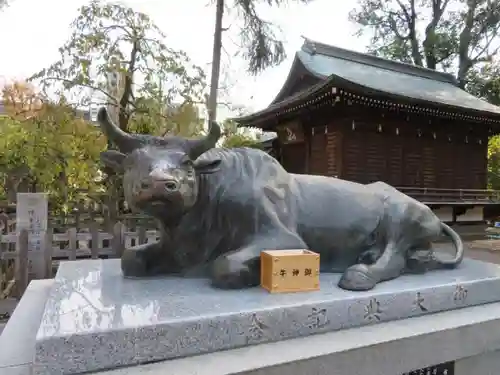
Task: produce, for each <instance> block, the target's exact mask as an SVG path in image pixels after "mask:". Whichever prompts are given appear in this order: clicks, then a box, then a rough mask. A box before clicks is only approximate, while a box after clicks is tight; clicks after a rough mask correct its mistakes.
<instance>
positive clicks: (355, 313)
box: [0, 260, 500, 375]
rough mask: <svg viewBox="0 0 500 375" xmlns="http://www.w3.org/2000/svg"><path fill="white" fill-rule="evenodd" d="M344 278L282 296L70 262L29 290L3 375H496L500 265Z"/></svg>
mask: <svg viewBox="0 0 500 375" xmlns="http://www.w3.org/2000/svg"><path fill="white" fill-rule="evenodd" d="M338 278H339V275H322V276H321V291H318V292H310V293H296V294H278V295H272V294H269V293H268V292H267V291H265V290H263V289H261V288H253V289H250V290H240V291H221V290H215V289H213V288H212V287H211V286H210V285H208V283H207V280H205V279H179V278H158V279H148V280H127V279H123V278H122V276H121V274H120V270H119V261H117V260H88V261H71V262H64V263H62V264H61V266H60V268H59V271H58V274H57V276H56V278H55V280H47V281H35V282H32V283H31V284H30V286H29V288H28V290H27V292H26V293H25V295H24V296H23V299H22V300H21V302H20V303H19V305H18V307H17V309H16V311H15V312H14V314H13V316H12V318H11V319H10V321H9V323H8V325H7V327H6V328H5V331H4V333H3V335H2V336H0V374H2V375H14V374H15V375H25V374H26V375H27V374H31V373H34V374H51V375H59V374H78V373H84V372H90V371H92V372H98V373H102V374H103V375H104V374H106V375H139V374H148V375H156V374H158V375H159V374H165V373H172V374H176V375H188V374H189V375H195V374H197V375H211V374H213V375H229V374H270V375H273V374H276V375H278V374H280V375H281V374H287V375H291V374H297V375H298V374H318V375H319V374H325V375H326V374H329V375H333V374H335V375H337V374H338V375H347V374H348V375H356V374H359V375H362V374H363V375H377V374H378V375H400V374H403V373H408V372H410V371H412V370H416V369H421V368H424V367H427V366H431V365H438V364H442V363H445V362H453V361H456V363H455V364H454V367H455V374H460V375H466V374H467V375H468V374H472V373H474V374H475V375H486V374H491V375H493V374H495V375H496V374H497V372H498V371H497V369H498V368H499V367H500V360H497V359H495V358H496V357H495V354H496V353H492V352H494V351H496V350H500V329H499V328H498V327H499V326H500V324H499V323H500V303H491V302H496V301H500V268H499V267H498V266H496V265H493V264H488V263H482V262H478V261H472V260H466V261H464V263H463V265H462V266H461V267H460V268H459V269H456V270H451V271H437V272H430V273H428V274H426V275H415V276H404V277H401V278H400V279H398V280H394V281H390V282H386V283H382V284H380V285H378V286H377V288H376V289H374V290H372V291H369V292H361V293H360V292H347V291H343V290H340V289H338V287H337V286H336V282H337V280H338ZM474 306H475V307H474ZM37 329H38V333H36V332H37ZM35 333H36V335H35ZM256 344H258V345H256ZM490 352H491V353H490ZM149 362H157V363H151V364H148V363H149ZM448 366H450V364H448ZM464 369H466V370H467V371H468V372H466V371H465V370H464ZM32 371H33V372H32ZM464 371H465V372H464ZM417 374H418V372H417ZM424 374H425V372H424ZM431 374H432V372H431ZM448 375H452V373H448Z"/></svg>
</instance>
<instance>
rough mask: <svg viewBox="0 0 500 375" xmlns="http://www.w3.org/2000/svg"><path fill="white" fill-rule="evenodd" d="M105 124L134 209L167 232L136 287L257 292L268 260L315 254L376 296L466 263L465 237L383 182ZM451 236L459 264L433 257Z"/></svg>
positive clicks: (347, 281) (130, 252)
mask: <svg viewBox="0 0 500 375" xmlns="http://www.w3.org/2000/svg"><path fill="white" fill-rule="evenodd" d="M98 121H99V124H100V126H101V127H102V130H103V131H104V133H105V134H106V135H107V137H108V138H109V139H110V140H111V141H112V142H113V143H114V144H115V145H116V146H117V147H118V149H119V151H114V150H108V151H105V152H103V153H102V154H101V160H102V161H103V163H104V164H105V165H106V166H108V167H111V168H114V169H115V170H117V171H120V172H122V173H123V175H124V177H123V184H124V192H125V199H126V201H127V203H128V204H129V206H130V207H132V208H135V209H137V210H139V211H142V212H144V213H146V214H148V215H151V216H153V217H154V218H156V219H157V220H158V223H159V227H160V231H161V239H160V241H159V242H157V243H153V244H145V245H140V246H137V247H134V248H131V249H127V250H125V252H124V254H123V256H122V259H121V265H122V271H123V274H124V276H126V277H144V276H152V275H158V274H179V275H189V274H190V272H194V271H193V270H196V269H198V270H199V269H205V270H206V271H208V275H209V277H210V279H211V281H212V283H213V284H214V285H215V286H216V287H220V288H245V287H252V286H256V285H258V284H259V282H260V253H261V251H263V250H269V249H272V250H281V249H310V250H312V251H315V252H317V253H319V254H320V259H321V271H322V272H341V273H342V277H341V278H340V281H339V286H340V287H341V288H344V289H348V290H368V289H371V288H373V287H375V285H376V284H377V283H379V282H381V281H384V280H390V279H394V278H397V277H398V276H399V275H401V274H402V273H404V272H423V271H427V270H429V269H438V268H453V267H456V266H457V265H458V264H459V263H460V262H461V261H462V259H463V244H462V241H461V239H460V237H459V236H458V235H457V233H456V232H455V231H453V230H452V229H451V228H450V227H448V226H447V225H446V224H444V223H442V222H441V221H440V220H439V219H438V217H437V216H436V215H435V214H434V213H433V212H432V210H431V209H430V208H429V207H427V206H426V205H424V204H422V203H420V202H418V201H417V200H415V199H413V198H411V197H409V196H407V195H405V194H403V193H401V192H399V191H398V190H396V189H395V188H393V187H391V186H389V185H387V184H385V183H383V182H375V183H371V184H366V185H364V184H359V183H355V182H351V181H345V180H341V179H338V178H333V177H323V176H313V175H303V174H292V173H288V172H287V171H285V169H283V167H282V166H281V165H280V163H279V162H278V161H277V160H276V159H274V158H273V157H271V156H270V155H268V154H267V153H265V152H264V151H261V150H257V149H251V148H235V149H223V148H215V145H216V142H217V141H218V140H219V138H220V136H221V131H220V127H219V126H218V125H217V124H216V123H212V124H211V126H210V130H209V132H208V134H207V135H206V136H205V137H203V138H200V139H186V138H181V137H176V136H166V137H155V136H150V135H133V134H129V133H126V132H124V131H122V130H121V129H120V128H118V127H117V126H116V125H115V124H113V123H112V121H111V120H110V119H109V117H108V114H107V112H106V110H105V109H104V108H102V109H101V110H100V111H99V113H98ZM442 233H444V234H445V235H447V236H448V237H450V238H451V240H452V242H453V244H454V247H455V249H456V256H455V257H454V259H449V260H446V259H439V258H438V257H437V256H436V254H435V253H434V252H433V251H432V247H431V242H432V241H433V240H435V239H436V238H438V237H439V236H440V235H441V234H442ZM418 254H420V255H418ZM421 254H424V256H422V255H421Z"/></svg>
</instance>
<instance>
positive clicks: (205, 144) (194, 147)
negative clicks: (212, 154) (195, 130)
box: [189, 121, 221, 160]
mask: <svg viewBox="0 0 500 375" xmlns="http://www.w3.org/2000/svg"><path fill="white" fill-rule="evenodd" d="M220 136H221V129H220V126H219V124H217V122H215V121H212V122H211V123H210V129H209V131H208V134H207V135H206V136H205V137H203V138H200V139H196V140H191V141H190V142H189V156H190V157H191V158H192V159H193V160H195V159H196V158H198V156H200V155H201V154H203V153H204V152H205V151H208V150H210V149H211V148H214V147H215V145H216V144H217V141H218V140H219V138H220Z"/></svg>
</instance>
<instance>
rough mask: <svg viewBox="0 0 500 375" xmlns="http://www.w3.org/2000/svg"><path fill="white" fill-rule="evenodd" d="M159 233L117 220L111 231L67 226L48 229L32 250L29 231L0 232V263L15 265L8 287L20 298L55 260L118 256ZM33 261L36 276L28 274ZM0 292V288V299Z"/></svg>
mask: <svg viewBox="0 0 500 375" xmlns="http://www.w3.org/2000/svg"><path fill="white" fill-rule="evenodd" d="M158 235H159V233H158V231H156V230H147V229H146V228H141V227H139V228H138V230H137V231H133V232H131V231H128V230H126V228H125V226H124V225H123V224H122V223H120V222H119V223H116V224H115V225H114V227H113V230H112V233H106V232H103V231H101V230H100V229H99V226H98V225H93V226H90V227H89V228H88V229H87V230H81V229H80V231H77V229H76V228H70V229H68V230H67V231H66V233H54V232H53V230H51V229H49V230H48V231H47V232H45V234H44V239H43V241H42V242H41V243H42V244H43V246H42V248H41V249H40V250H36V251H35V250H33V249H32V245H30V238H29V237H30V235H29V233H28V231H27V230H21V231H20V233H19V234H17V233H9V234H3V235H2V234H0V263H3V264H4V265H5V264H6V263H8V264H9V265H10V266H12V264H14V270H15V271H14V274H15V276H14V281H13V282H10V281H9V285H10V287H9V286H8V287H9V288H13V286H12V284H15V288H14V292H15V295H16V296H18V297H19V296H21V295H22V293H23V292H24V290H25V289H26V287H27V285H28V283H29V280H30V279H33V278H50V277H53V271H52V270H53V267H54V263H57V262H58V261H60V260H76V259H82V258H92V259H97V258H116V257H120V256H121V254H122V252H123V250H124V249H125V248H129V247H132V246H135V245H140V244H144V243H151V242H156V241H157V240H158ZM34 262H37V263H38V265H37V269H38V273H37V275H34V274H33V273H31V274H30V269H33V263H34ZM40 269H41V270H42V271H41V274H40ZM0 272H1V269H0ZM1 294H2V291H1V290H0V298H1ZM4 294H5V292H4Z"/></svg>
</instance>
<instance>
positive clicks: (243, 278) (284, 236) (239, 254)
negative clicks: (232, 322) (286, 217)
mask: <svg viewBox="0 0 500 375" xmlns="http://www.w3.org/2000/svg"><path fill="white" fill-rule="evenodd" d="M306 248H307V247H306V244H305V243H304V241H303V240H302V239H301V238H300V237H299V236H298V235H297V234H296V233H293V232H292V231H289V230H287V229H285V228H283V229H282V230H281V231H279V232H272V233H266V234H265V235H257V236H255V237H253V238H252V240H251V241H250V243H249V244H248V245H246V246H243V247H240V248H239V249H237V250H234V251H231V252H229V253H226V254H222V255H220V256H219V257H218V258H217V259H215V261H214V262H213V265H212V283H213V285H214V286H216V287H218V288H222V289H242V288H249V287H254V286H258V285H259V284H260V253H261V252H262V251H265V250H286V249H306Z"/></svg>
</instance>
